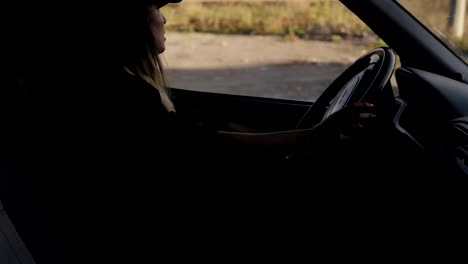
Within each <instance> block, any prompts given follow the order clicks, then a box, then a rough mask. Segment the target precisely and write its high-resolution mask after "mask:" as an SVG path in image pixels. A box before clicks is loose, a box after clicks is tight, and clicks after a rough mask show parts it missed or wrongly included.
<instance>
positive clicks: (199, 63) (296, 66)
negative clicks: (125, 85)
mask: <svg viewBox="0 0 468 264" xmlns="http://www.w3.org/2000/svg"><path fill="white" fill-rule="evenodd" d="M166 37H167V43H166V45H167V50H166V52H165V53H164V57H163V61H165V64H166V69H167V75H168V79H169V83H170V86H173V87H178V88H185V89H195V90H202V91H211V92H221V93H230V94H242V95H254V96H263V97H273V98H286V99H296V100H315V99H316V98H317V97H318V95H320V93H321V92H322V91H323V90H324V89H325V88H326V87H327V86H328V85H329V84H330V83H331V82H332V81H333V80H334V79H335V78H336V77H337V76H338V75H339V74H340V73H341V72H343V70H344V69H345V68H346V67H348V65H349V64H350V63H351V62H353V61H354V60H355V59H356V58H357V57H359V55H361V54H362V53H364V52H365V51H366V50H367V48H366V47H364V46H363V45H359V46H355V45H352V44H351V43H350V42H341V43H331V42H321V41H304V40H295V41H286V40H284V39H283V38H281V37H274V36H243V35H242V36H239V35H234V36H233V35H214V34H203V33H189V34H183V33H168V34H167V35H166Z"/></svg>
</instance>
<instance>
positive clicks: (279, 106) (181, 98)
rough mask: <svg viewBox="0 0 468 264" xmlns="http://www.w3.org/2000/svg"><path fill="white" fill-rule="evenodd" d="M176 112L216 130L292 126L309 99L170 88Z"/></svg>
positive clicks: (248, 129) (293, 126)
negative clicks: (296, 99) (298, 99)
mask: <svg viewBox="0 0 468 264" xmlns="http://www.w3.org/2000/svg"><path fill="white" fill-rule="evenodd" d="M172 91H173V94H174V97H175V104H176V106H178V108H177V111H178V113H179V114H181V115H183V116H185V117H188V118H190V119H194V120H196V121H199V122H205V123H209V125H210V126H212V127H214V128H215V129H218V130H229V131H243V132H255V131H257V132H267V131H278V130H285V129H291V128H295V127H296V125H297V124H298V123H299V120H300V119H301V118H302V116H303V115H304V113H305V112H306V111H307V110H308V108H309V107H310V106H311V105H312V103H310V102H302V101H291V100H283V99H270V98H258V97H250V96H240V95H228V94H216V93H207V92H198V91H189V90H180V89H172Z"/></svg>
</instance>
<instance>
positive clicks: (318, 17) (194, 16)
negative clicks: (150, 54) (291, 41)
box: [163, 0, 370, 39]
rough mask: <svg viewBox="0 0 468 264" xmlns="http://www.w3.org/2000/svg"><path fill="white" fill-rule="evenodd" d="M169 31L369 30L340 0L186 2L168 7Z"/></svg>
mask: <svg viewBox="0 0 468 264" xmlns="http://www.w3.org/2000/svg"><path fill="white" fill-rule="evenodd" d="M163 13H164V15H165V16H166V18H167V20H168V22H167V27H168V29H169V30H174V31H189V32H209V33H224V34H231V33H235V34H258V35H283V36H288V38H292V35H294V36H295V37H299V38H314V37H320V36H326V38H328V39H330V36H335V37H334V39H337V36H339V37H341V38H346V37H363V36H368V35H369V31H370V30H369V29H368V28H367V27H366V26H365V25H364V24H363V23H362V22H361V21H360V20H359V19H358V18H357V17H355V16H354V15H353V14H352V13H351V12H349V11H348V10H347V9H346V7H344V6H343V5H342V4H341V3H340V2H338V1H312V2H309V1H306V0H305V1H290V2H263V3H260V2H258V3H255V2H252V3H247V2H238V3H235V2H218V3H216V2H215V3H191V2H187V3H183V4H181V5H169V6H167V7H164V9H163Z"/></svg>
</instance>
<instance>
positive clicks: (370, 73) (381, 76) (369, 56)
mask: <svg viewBox="0 0 468 264" xmlns="http://www.w3.org/2000/svg"><path fill="white" fill-rule="evenodd" d="M394 69H395V53H394V52H393V51H392V50H391V49H390V48H386V47H380V48H376V49H373V50H371V51H369V52H368V53H366V54H365V55H363V56H362V57H360V58H359V59H358V60H357V61H356V62H354V63H353V64H351V66H349V67H348V68H347V69H346V70H345V71H344V72H343V73H342V74H341V75H340V76H339V77H338V78H337V79H336V80H335V81H333V83H332V84H330V86H329V87H328V88H327V89H326V90H325V91H324V92H323V93H322V95H320V97H319V98H318V99H317V101H316V102H315V103H314V104H313V105H312V106H311V107H310V108H309V109H308V110H307V112H306V113H305V114H304V116H303V117H302V119H301V120H300V121H299V123H298V124H297V127H296V128H298V129H301V128H309V127H312V126H314V125H316V124H318V123H320V122H321V121H323V120H325V119H326V118H328V117H329V116H330V115H332V114H333V113H335V112H337V111H339V110H341V109H343V108H344V107H346V106H348V105H350V104H352V103H355V102H359V101H367V100H370V101H371V100H372V99H373V98H376V97H377V96H378V95H380V94H381V92H382V91H383V89H384V87H385V85H386V84H387V82H388V81H389V80H390V77H391V76H392V74H393V70H394Z"/></svg>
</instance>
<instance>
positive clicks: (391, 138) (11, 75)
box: [0, 0, 468, 264]
mask: <svg viewBox="0 0 468 264" xmlns="http://www.w3.org/2000/svg"><path fill="white" fill-rule="evenodd" d="M340 1H341V2H342V3H343V4H344V5H345V6H346V7H347V8H348V9H349V10H350V11H352V12H353V13H355V14H356V15H357V16H358V17H359V18H360V19H361V20H362V21H364V22H365V23H366V24H367V25H368V26H369V27H370V28H371V29H372V30H373V31H374V32H375V33H376V34H377V35H378V36H379V37H381V38H382V39H383V40H384V41H385V42H386V43H387V44H388V47H387V46H385V47H378V48H375V49H372V50H369V51H368V52H367V53H366V54H365V55H363V56H362V57H360V58H356V61H355V62H354V63H353V64H352V65H351V66H349V68H347V70H345V71H344V72H343V73H342V74H341V75H340V76H339V77H338V78H337V79H336V80H335V81H334V82H333V83H332V84H331V85H330V86H329V87H328V88H327V90H326V91H325V92H324V93H323V94H322V95H321V96H320V97H319V98H318V99H317V101H315V102H307V101H295V100H285V99H272V98H260V97H253V96H241V95H228V94H217V93H212V92H200V91H192V90H187V89H183V88H184V87H173V88H172V91H173V94H174V98H175V99H174V100H175V103H176V104H178V105H180V106H181V107H180V108H179V109H178V111H179V113H180V114H181V115H184V116H186V117H188V118H190V119H194V120H197V121H198V122H201V123H206V124H209V125H210V126H211V127H213V128H215V129H217V130H224V131H238V132H270V131H281V130H288V129H294V128H307V127H313V126H314V125H316V124H318V123H320V122H321V121H322V120H324V119H325V118H327V117H328V116H329V115H331V114H332V113H334V112H335V111H337V110H339V109H341V108H343V107H345V106H346V105H349V104H351V103H353V102H358V101H370V102H373V103H375V105H377V107H378V108H377V111H378V116H379V119H378V122H377V125H376V127H374V128H373V129H372V130H371V133H369V134H368V135H367V137H366V138H364V139H362V140H361V141H359V142H353V143H351V144H349V145H343V146H336V148H334V149H333V150H330V151H329V152H327V153H324V152H321V153H316V152H315V153H291V154H292V155H293V156H294V158H293V159H292V161H288V162H286V164H288V166H290V167H289V168H290V173H291V175H286V176H288V177H289V176H290V177H291V179H297V178H298V177H297V175H294V173H297V174H299V173H298V171H302V170H306V171H307V173H308V174H309V173H310V174H311V177H312V178H314V179H317V178H320V179H333V180H332V181H331V182H328V184H332V185H333V184H335V183H337V182H338V181H340V180H341V182H340V183H339V184H337V185H339V186H340V187H336V186H335V187H336V188H337V189H339V190H344V189H345V188H346V187H347V186H349V185H353V186H359V187H358V190H359V191H356V192H351V191H350V192H347V195H348V196H350V195H354V194H356V193H359V194H362V191H363V189H364V187H363V186H364V185H365V186H366V187H368V186H369V185H371V184H373V183H375V182H376V180H375V178H376V177H379V182H378V184H377V183H376V184H377V185H378V186H379V187H375V189H373V191H372V193H373V195H377V193H379V192H383V193H385V194H389V193H390V191H389V189H392V190H395V189H398V188H400V187H401V188H402V189H404V191H402V190H400V192H407V195H406V196H404V195H403V196H404V197H405V198H409V197H412V198H414V197H421V196H424V195H428V194H431V195H433V194H437V198H434V197H432V198H431V199H430V201H431V202H434V201H436V200H437V199H442V198H441V197H445V198H446V197H447V195H449V194H459V191H458V188H460V187H461V186H460V185H459V180H460V179H461V177H463V176H466V175H468V103H467V102H468V67H467V65H466V63H465V62H464V61H463V60H462V59H460V58H459V57H458V55H457V54H455V53H454V52H453V51H452V50H450V49H449V48H448V47H447V46H446V45H445V44H444V43H443V42H441V41H440V40H439V39H437V38H436V37H435V36H434V35H433V34H432V33H431V32H430V31H429V30H428V29H427V28H425V26H424V25H423V24H422V23H420V22H418V21H417V20H416V19H415V18H414V17H413V16H412V15H411V14H410V13H408V12H407V11H406V10H405V9H404V8H402V7H401V6H400V4H398V2H397V1H393V0H368V1H356V0H340ZM58 45H59V44H58ZM7 53H8V52H7ZM7 55H12V54H7ZM16 59H17V57H15V55H12V56H7V57H6V59H5V60H4V62H3V63H2V64H3V65H2V67H3V68H4V69H3V70H2V73H1V79H0V117H1V120H2V121H1V123H0V124H1V126H2V127H1V129H0V135H1V142H0V190H1V192H0V195H1V196H0V201H1V203H0V205H2V207H0V224H1V226H0V263H2V264H3V263H5V264H13V263H35V262H34V261H37V263H60V260H56V259H55V258H57V259H60V257H62V256H61V255H60V254H59V253H57V251H55V250H54V249H55V248H57V247H56V246H57V244H56V242H52V241H48V240H47V238H46V237H47V234H46V232H47V228H45V227H46V226H48V223H47V221H48V218H47V217H45V216H44V217H43V216H42V215H43V214H42V213H43V211H41V210H42V209H38V208H36V207H35V206H37V204H36V203H34V202H31V200H34V199H35V197H36V196H32V195H30V194H31V193H35V194H37V190H34V188H35V186H37V185H34V183H35V182H37V181H38V179H33V177H34V176H33V175H28V173H30V172H32V171H34V169H35V167H33V166H37V164H34V163H33V165H31V166H29V167H28V168H24V167H22V166H24V162H23V161H24V160H26V159H28V158H30V157H29V156H28V153H24V151H25V150H27V149H28V146H24V144H31V140H36V139H37V138H36V137H32V138H31V131H25V129H24V128H25V126H23V125H24V122H26V121H25V120H30V119H28V118H34V115H31V113H30V112H26V109H27V107H26V106H27V104H28V95H29V92H30V91H28V82H27V81H25V80H24V79H22V75H21V74H20V72H19V69H21V65H16ZM397 61H399V63H400V64H398V63H397ZM5 62H6V63H5ZM392 78H394V79H395V80H396V82H395V83H392V81H391V79H392ZM41 81H42V80H41ZM37 105H38V104H37V103H36V104H35V106H37ZM44 107H45V108H47V106H44ZM213 109H216V111H213ZM29 111H30V109H29ZM36 125H37V124H36ZM27 127H28V128H29V129H30V128H34V127H35V126H27ZM25 142H28V143H25ZM36 154H37V153H36ZM36 154H34V155H36ZM279 159H281V160H282V159H284V160H287V159H288V157H283V156H281V157H278V160H279ZM313 159H316V160H317V159H320V160H322V159H323V160H324V161H323V163H322V165H323V170H322V167H321V169H318V168H315V169H314V166H315V165H313V164H314V160H313ZM330 159H331V160H332V161H330ZM262 164H264V163H262ZM330 164H332V165H330ZM274 165H275V164H274V162H271V166H272V167H274ZM273 170H274V169H273ZM314 170H315V173H314ZM282 171H283V170H282ZM353 173H358V175H360V174H361V173H362V175H361V176H362V177H353V178H352V180H351V179H350V178H349V177H348V176H349V175H352V174H353ZM300 174H301V177H302V176H303V175H304V173H300ZM335 175H339V176H335ZM387 175H391V177H388V176H387ZM283 176H284V177H285V175H283ZM369 179H372V180H370V181H369ZM295 182H299V183H300V184H301V185H303V184H304V183H307V184H310V183H311V182H314V180H312V181H311V182H309V181H305V180H301V181H295V180H292V181H291V182H290V183H289V185H288V187H289V188H294V183H295ZM363 182H366V184H364V185H361V184H363ZM346 185H347V186H346ZM328 186H330V185H328ZM385 186H386V187H385ZM410 186H412V187H415V186H416V187H415V188H412V187H410ZM428 186H430V187H428ZM297 187H298V188H300V189H301V190H304V188H305V187H304V186H297ZM452 187H453V189H452ZM438 188H440V189H438ZM383 189H385V190H386V191H382V190H383ZM410 190H411V191H414V190H418V192H416V193H411V195H408V192H409V191H410ZM455 190H457V191H455ZM380 195H382V193H380ZM403 196H401V197H403ZM401 197H399V198H401ZM439 201H440V200H439ZM306 204H307V201H302V202H301V206H304V205H306ZM439 206H440V207H442V205H439ZM452 206H455V205H454V204H452ZM294 208H296V207H294ZM447 210H448V209H447ZM7 214H8V215H7ZM291 215H294V214H291ZM64 232H65V233H66V232H67V231H64ZM48 243H49V244H48ZM54 243H55V244H54ZM49 245H53V246H49ZM58 247H59V246H58ZM29 251H31V253H30V252H29ZM33 259H35V260H33ZM54 259H55V260H54ZM54 261H56V262H54Z"/></svg>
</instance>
